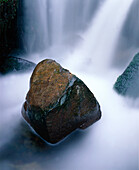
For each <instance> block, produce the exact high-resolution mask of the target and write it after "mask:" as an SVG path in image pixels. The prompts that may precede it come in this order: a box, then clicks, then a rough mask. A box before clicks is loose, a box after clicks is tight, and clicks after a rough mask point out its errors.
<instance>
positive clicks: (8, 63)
mask: <svg viewBox="0 0 139 170" xmlns="http://www.w3.org/2000/svg"><path fill="white" fill-rule="evenodd" d="M35 66H36V64H35V63H33V62H30V61H28V60H25V59H22V58H18V57H12V56H11V57H6V58H3V59H1V60H0V73H1V74H7V73H10V72H17V71H18V72H27V71H31V70H33V69H34V68H35Z"/></svg>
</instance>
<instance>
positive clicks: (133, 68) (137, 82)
mask: <svg viewBox="0 0 139 170" xmlns="http://www.w3.org/2000/svg"><path fill="white" fill-rule="evenodd" d="M114 89H115V90H116V91H117V92H118V93H119V94H121V95H126V96H130V97H134V98H137V97H139V53H138V54H136V55H135V57H134V58H133V60H132V61H131V63H130V64H129V66H128V67H127V68H126V70H125V71H124V72H123V74H122V75H121V76H119V77H118V79H117V81H116V83H115V85H114Z"/></svg>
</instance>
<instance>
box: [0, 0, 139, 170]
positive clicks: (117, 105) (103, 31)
mask: <svg viewBox="0 0 139 170" xmlns="http://www.w3.org/2000/svg"><path fill="white" fill-rule="evenodd" d="M135 1H136V2H138V0H33V1H32V0H24V9H23V11H24V12H25V13H24V21H25V22H23V26H24V36H23V37H22V41H23V43H22V44H23V48H24V50H25V51H26V53H27V55H26V56H23V57H30V56H33V57H34V58H33V59H32V61H34V60H35V57H38V56H39V57H38V61H40V60H42V58H40V57H42V56H43V54H44V58H49V55H48V52H47V51H49V50H50V49H51V50H52V51H51V50H50V54H51V55H50V57H52V59H56V60H58V58H56V57H57V55H61V54H58V53H57V51H56V54H57V55H56V57H55V55H53V51H55V49H56V48H54V47H55V46H59V45H61V46H62V51H63V50H65V49H66V50H67V51H68V50H69V49H68V48H70V46H75V48H74V49H72V48H71V49H72V50H69V51H68V52H67V53H66V55H63V56H64V57H63V59H62V60H61V63H60V64H61V65H62V66H63V67H65V68H68V69H69V70H70V71H71V72H72V73H73V74H76V75H77V76H78V77H80V78H81V79H82V80H83V81H84V82H85V84H86V85H87V86H88V87H89V89H90V90H91V91H92V92H93V93H94V95H95V97H96V98H97V99H98V101H99V103H100V105H101V110H102V115H103V116H102V119H101V120H100V121H99V122H98V123H96V124H94V125H93V126H91V127H90V128H88V129H86V130H85V131H83V132H80V131H76V132H75V133H73V134H71V136H69V137H67V138H66V139H65V140H64V141H63V142H62V143H59V144H58V145H57V146H54V147H53V146H50V145H47V144H46V143H44V142H43V141H42V140H41V139H39V137H37V136H36V135H35V134H34V133H33V132H32V131H31V130H30V128H29V127H28V126H27V125H26V123H25V122H23V119H22V117H21V108H22V104H23V101H24V99H25V96H26V93H27V91H28V89H29V81H30V77H31V74H32V73H31V72H29V73H22V74H20V73H19V74H18V73H17V74H14V73H11V74H8V75H5V76H1V77H0V81H1V83H0V90H1V97H0V112H1V113H0V116H1V119H0V167H1V168H2V169H9V170H12V169H34V168H35V169H42V170H45V169H53V170H57V169H60V170H64V169H66V170H72V169H77V170H85V169H86V170H92V169H96V170H98V169H102V170H107V169H109V170H117V169H118V170H128V169H129V170H131V169H134V170H135V169H138V167H139V164H138V162H139V161H138V150H139V148H138V146H139V145H138V137H139V131H138V129H139V125H138V120H139V119H138V118H139V116H138V115H139V114H138V107H139V104H138V103H139V99H137V100H132V99H129V98H126V97H121V96H119V95H118V94H117V93H115V92H114V90H113V84H114V83H115V81H116V78H117V77H118V76H119V75H120V74H121V70H120V69H119V68H118V72H117V70H116V71H115V70H114V71H113V67H110V65H111V63H112V61H113V56H115V55H117V51H116V50H115V48H116V45H117V44H119V40H121V39H122V38H123V37H122V36H121V32H122V30H124V29H123V25H124V24H125V23H126V25H130V27H131V29H132V31H133V32H132V33H134V34H133V35H134V36H135V35H136V36H137V35H138V29H137V28H135V29H134V27H133V26H132V24H127V23H132V22H131V21H130V20H129V18H128V17H127V16H128V15H129V11H130V7H131V6H132V5H133V4H132V2H135ZM135 6H136V9H137V11H136V13H138V7H139V4H138V3H135ZM132 10H133V9H132ZM133 12H134V10H133ZM131 16H132V15H131ZM131 18H133V19H135V17H134V16H133V17H131ZM136 18H137V19H138V18H139V16H136ZM135 20H136V19H135ZM125 21H126V22H125ZM136 21H138V20H136ZM136 21H133V22H136ZM21 22H22V21H21ZM135 25H136V26H137V25H138V24H136V23H135ZM127 30H128V28H126V31H125V32H126V33H127V34H128V36H127V35H125V37H126V38H125V37H124V40H125V41H126V40H128V38H127V37H129V41H130V39H132V38H133V41H132V42H131V44H132V45H134V41H135V39H134V36H133V35H132V34H130V31H129V32H128V31H127ZM125 32H124V33H125ZM78 35H80V37H81V38H80V40H77V42H74V40H75V37H76V36H78ZM130 36H131V37H130ZM120 43H121V44H122V43H123V41H122V42H120ZM131 44H130V45H131ZM136 46H138V45H137V43H136ZM126 50H127V49H126V48H124V50H123V49H121V51H122V52H123V53H126ZM113 53H115V54H114V55H113ZM131 57H132V56H131ZM29 59H30V58H29ZM116 60H117V58H116ZM38 61H37V62H38ZM120 61H121V59H119V62H120ZM82 71H84V72H82ZM87 71H89V73H91V74H88V72H87ZM99 71H100V72H101V74H102V73H103V72H104V73H105V71H107V72H106V73H107V74H105V76H99V75H98V74H94V72H96V73H98V72H99ZM84 73H85V74H84ZM129 146H130V147H129ZM63 160H64V161H63ZM71 162H72V163H71Z"/></svg>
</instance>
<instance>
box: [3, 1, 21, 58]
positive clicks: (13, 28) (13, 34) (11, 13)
mask: <svg viewBox="0 0 139 170" xmlns="http://www.w3.org/2000/svg"><path fill="white" fill-rule="evenodd" d="M18 1H19V0H1V1H0V57H3V56H5V55H7V54H9V52H10V51H11V50H12V49H14V48H16V47H17V8H18Z"/></svg>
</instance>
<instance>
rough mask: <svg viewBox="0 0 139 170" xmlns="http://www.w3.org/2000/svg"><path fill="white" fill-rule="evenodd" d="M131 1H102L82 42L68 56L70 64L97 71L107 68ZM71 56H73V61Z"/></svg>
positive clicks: (103, 70) (110, 62)
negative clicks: (85, 66)
mask: <svg viewBox="0 0 139 170" xmlns="http://www.w3.org/2000/svg"><path fill="white" fill-rule="evenodd" d="M132 2H133V0H128V1H127V0H122V2H121V0H107V1H106V2H105V3H104V5H103V6H102V7H101V8H100V9H99V10H98V12H97V13H96V16H95V18H94V19H93V20H92V23H91V25H90V27H89V29H88V30H87V31H86V33H85V34H84V35H83V40H84V41H83V43H81V44H80V45H79V47H78V49H77V50H76V51H75V52H74V53H73V54H72V55H71V56H69V62H70V61H71V65H73V64H74V65H75V66H76V67H79V68H80V67H81V68H82V67H84V64H87V65H88V69H89V70H90V71H95V72H97V73H98V72H105V70H106V69H107V70H108V69H109V67H110V65H111V64H112V56H113V52H114V49H115V47H116V43H117V40H118V38H119V35H120V31H121V29H122V26H123V24H124V21H125V19H126V15H127V12H128V10H129V7H130V6H131V3H132ZM71 58H74V63H73V60H71ZM77 63H78V65H77ZM92 66H93V67H92Z"/></svg>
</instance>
